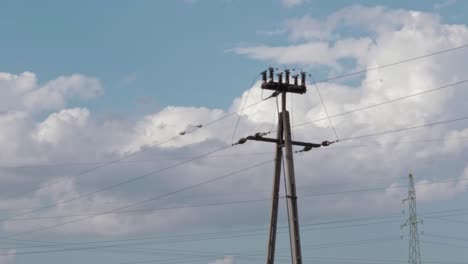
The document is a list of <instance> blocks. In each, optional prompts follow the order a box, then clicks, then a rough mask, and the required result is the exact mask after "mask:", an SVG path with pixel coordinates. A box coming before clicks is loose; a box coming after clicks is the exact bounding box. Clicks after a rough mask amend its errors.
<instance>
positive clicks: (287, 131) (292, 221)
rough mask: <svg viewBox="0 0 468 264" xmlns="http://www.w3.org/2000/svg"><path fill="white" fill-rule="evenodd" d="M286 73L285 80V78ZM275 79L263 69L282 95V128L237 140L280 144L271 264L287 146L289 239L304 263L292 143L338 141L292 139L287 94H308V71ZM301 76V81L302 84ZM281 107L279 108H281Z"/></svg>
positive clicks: (267, 83)
mask: <svg viewBox="0 0 468 264" xmlns="http://www.w3.org/2000/svg"><path fill="white" fill-rule="evenodd" d="M283 74H284V77H285V78H284V80H283ZM276 76H277V78H276V80H275V78H274V77H275V69H273V68H271V67H270V68H269V69H268V70H267V71H264V72H262V80H263V83H262V86H261V88H262V89H265V90H272V91H274V92H273V94H272V95H271V96H270V97H278V96H279V95H281V112H280V113H279V114H278V129H277V137H276V138H267V137H265V136H266V135H268V134H269V133H270V132H266V133H256V134H255V135H254V136H248V137H245V138H241V139H240V140H239V141H238V142H237V143H235V144H234V145H236V144H244V143H245V142H247V141H248V140H255V141H262V142H269V143H274V144H275V145H276V156H275V170H274V171H275V172H274V178H273V192H272V205H271V215H270V229H269V231H270V232H269V238H268V252H267V260H266V263H267V264H273V263H274V258H275V244H276V229H277V222H278V200H279V190H280V182H281V181H280V178H281V177H280V176H281V168H282V165H281V164H282V159H283V148H284V151H285V157H286V178H287V181H286V188H285V190H286V201H287V211H288V220H289V221H288V223H289V239H290V245H291V260H292V263H293V264H301V263H302V256H301V240H300V233H299V214H298V209H297V194H296V180H295V176H294V161H293V150H292V146H293V145H294V146H302V147H303V149H302V150H301V151H300V152H303V151H309V150H311V149H313V148H319V147H321V146H329V145H331V144H332V143H334V141H331V142H330V141H323V142H322V143H307V142H299V141H294V140H292V139H291V123H290V121H289V120H290V119H289V112H288V111H287V110H286V94H287V93H296V94H304V93H305V92H306V91H307V87H306V73H305V72H301V73H300V74H298V75H293V76H292V78H293V83H290V70H285V71H284V72H280V73H278V74H277V75H276ZM299 77H300V78H301V83H300V84H299V81H298V79H299ZM278 111H279V110H278Z"/></svg>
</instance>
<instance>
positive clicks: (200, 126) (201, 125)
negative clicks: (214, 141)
mask: <svg viewBox="0 0 468 264" xmlns="http://www.w3.org/2000/svg"><path fill="white" fill-rule="evenodd" d="M195 127H197V128H202V127H203V124H200V125H198V126H195Z"/></svg>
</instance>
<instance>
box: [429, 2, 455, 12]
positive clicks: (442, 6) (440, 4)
mask: <svg viewBox="0 0 468 264" xmlns="http://www.w3.org/2000/svg"><path fill="white" fill-rule="evenodd" d="M456 3H457V0H446V1H444V2H440V3H435V4H434V9H435V10H439V9H442V8H445V7H449V6H453V5H455V4H456Z"/></svg>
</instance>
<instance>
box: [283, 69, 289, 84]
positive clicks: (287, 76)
mask: <svg viewBox="0 0 468 264" xmlns="http://www.w3.org/2000/svg"><path fill="white" fill-rule="evenodd" d="M284 72H285V73H286V76H285V80H284V82H285V83H286V84H289V73H290V71H289V70H285V71H284Z"/></svg>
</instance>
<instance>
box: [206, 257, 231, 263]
mask: <svg viewBox="0 0 468 264" xmlns="http://www.w3.org/2000/svg"><path fill="white" fill-rule="evenodd" d="M234 263H236V262H235V260H234V257H230V256H227V257H224V258H223V259H218V260H215V261H213V262H210V264H234Z"/></svg>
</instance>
